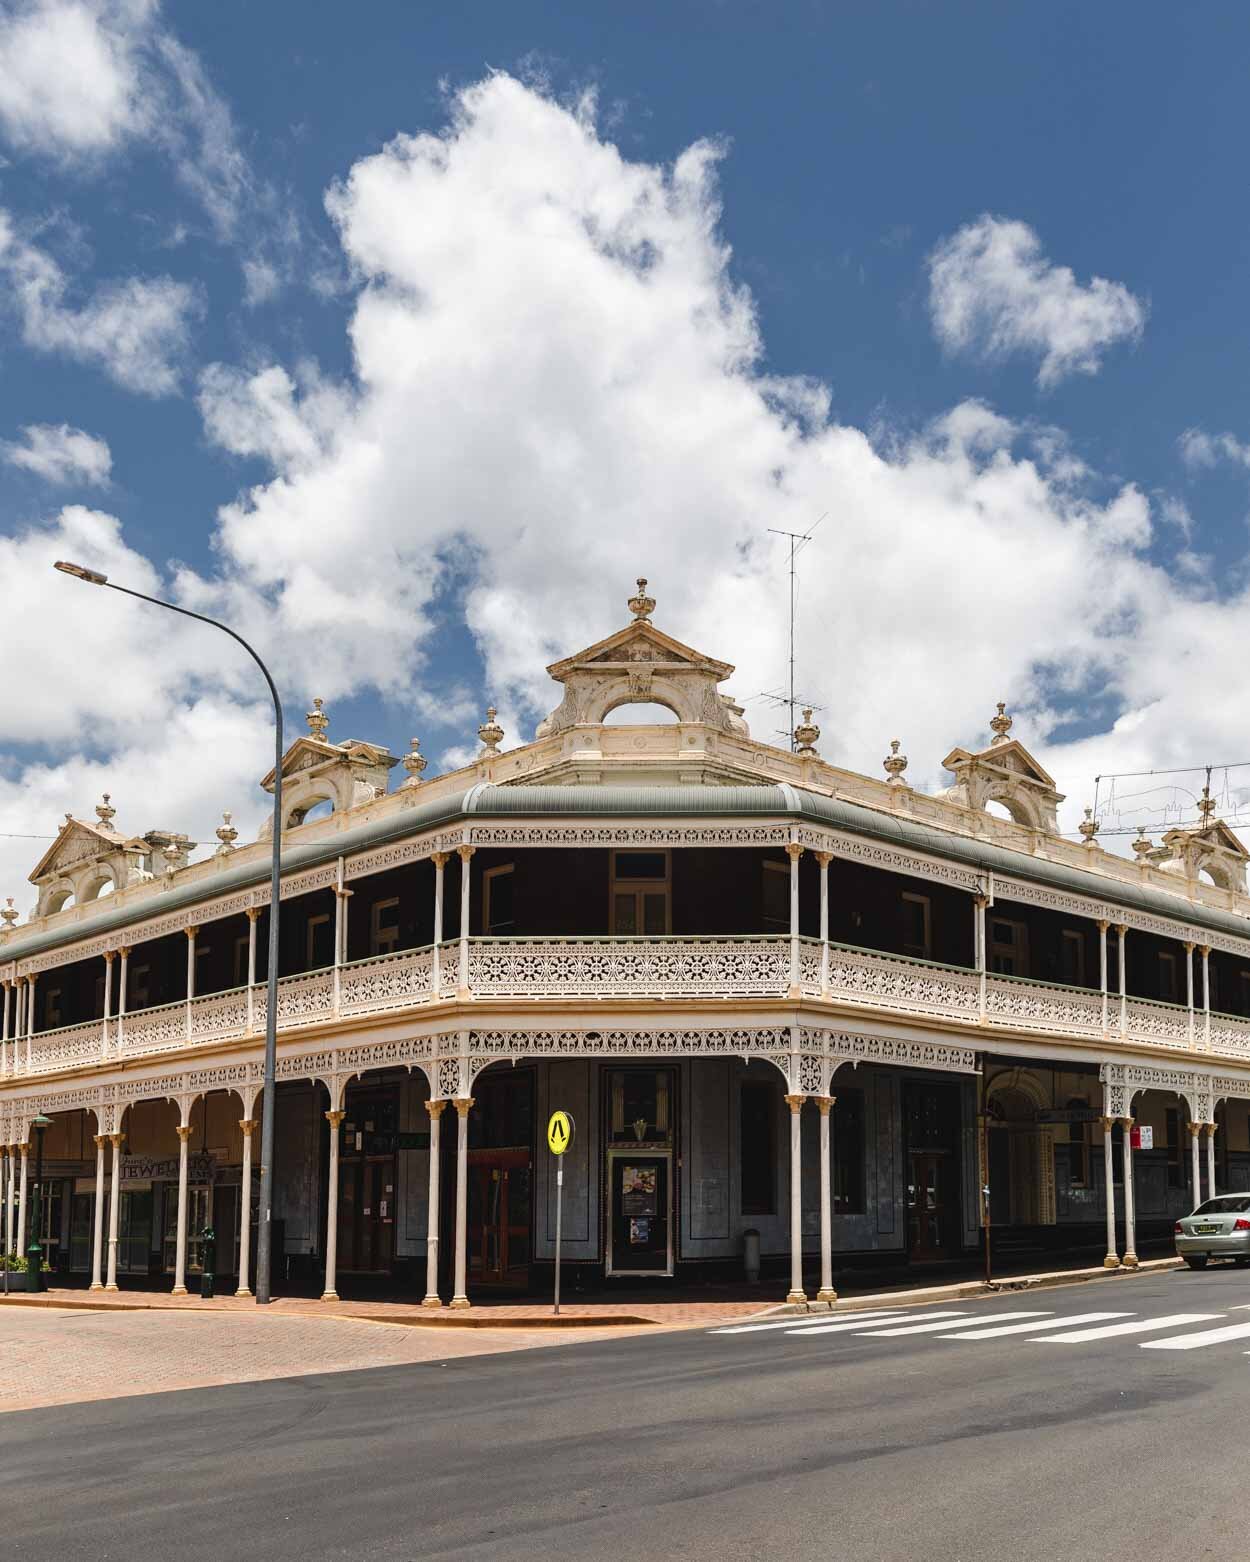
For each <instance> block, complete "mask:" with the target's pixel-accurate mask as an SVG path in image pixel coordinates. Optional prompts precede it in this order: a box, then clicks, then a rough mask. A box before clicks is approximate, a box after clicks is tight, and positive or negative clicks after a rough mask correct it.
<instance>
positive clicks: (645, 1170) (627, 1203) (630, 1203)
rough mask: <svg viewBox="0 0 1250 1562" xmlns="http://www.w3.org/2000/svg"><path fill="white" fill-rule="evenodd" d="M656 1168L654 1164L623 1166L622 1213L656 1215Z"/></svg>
mask: <svg viewBox="0 0 1250 1562" xmlns="http://www.w3.org/2000/svg"><path fill="white" fill-rule="evenodd" d="M656 1213H658V1211H657V1208H656V1168H655V1167H654V1166H622V1167H621V1214H622V1215H655V1214H656Z"/></svg>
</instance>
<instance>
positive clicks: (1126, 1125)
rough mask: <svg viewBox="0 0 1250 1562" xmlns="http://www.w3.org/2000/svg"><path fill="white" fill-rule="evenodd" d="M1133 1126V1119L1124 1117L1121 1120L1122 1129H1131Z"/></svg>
mask: <svg viewBox="0 0 1250 1562" xmlns="http://www.w3.org/2000/svg"><path fill="white" fill-rule="evenodd" d="M1132 1126H1133V1119H1132V1118H1131V1117H1122V1118H1120V1127H1121V1128H1131V1127H1132Z"/></svg>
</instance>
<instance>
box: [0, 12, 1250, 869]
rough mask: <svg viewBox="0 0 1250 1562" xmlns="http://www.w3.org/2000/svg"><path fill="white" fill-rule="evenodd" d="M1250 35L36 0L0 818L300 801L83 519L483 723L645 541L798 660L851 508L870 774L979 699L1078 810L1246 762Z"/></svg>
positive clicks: (9, 268) (579, 632)
mask: <svg viewBox="0 0 1250 1562" xmlns="http://www.w3.org/2000/svg"><path fill="white" fill-rule="evenodd" d="M1248 54H1250V22H1248V21H1247V18H1246V16H1245V11H1244V7H1241V6H1237V5H1232V4H1228V5H1219V4H1212V5H1208V6H1204V7H1202V8H1201V10H1200V11H1197V12H1192V13H1186V14H1184V15H1182V14H1180V13H1177V12H1175V11H1174V10H1172V9H1170V8H1164V7H1141V6H1129V5H1121V4H1114V3H1109V4H1104V5H1100V6H1098V7H1089V6H1078V5H1068V4H1052V5H1049V6H1045V7H1024V6H1013V7H989V6H985V5H982V4H978V5H971V4H967V5H963V4H953V3H943V4H903V3H886V0H883V3H881V4H878V5H872V6H850V5H832V4H829V5H823V4H818V3H805V4H797V3H787V0H772V3H770V4H766V5H765V4H758V5H757V4H750V3H740V4H732V3H724V4H703V3H694V0H692V3H687V4H672V3H670V4H665V5H659V4H634V5H631V6H629V7H606V6H600V7H586V6H573V5H554V4H546V5H545V4H527V3H513V4H510V5H507V6H503V5H487V4H478V5H471V6H462V7H432V6H418V5H411V4H404V5H400V4H385V3H375V4H372V5H369V6H367V7H362V8H346V7H343V6H342V5H338V4H323V3H307V0H305V3H301V4H300V5H298V6H296V5H290V4H285V3H279V0H274V3H270V4H267V5H265V6H261V7H257V6H247V5H244V4H242V3H235V0H220V3H218V4H216V5H214V6H212V7H205V6H192V5H190V4H181V5H178V4H167V5H165V6H164V7H163V8H157V7H156V6H155V5H153V4H150V3H149V0H42V3H37V4H34V3H25V0H23V3H13V0H10V3H8V4H0V152H2V154H3V157H4V159H5V161H4V164H3V166H2V167H0V211H3V213H4V214H5V218H4V219H3V225H0V291H2V293H3V294H4V295H5V296H6V305H5V308H4V309H3V310H0V454H3V455H4V457H5V459H3V460H0V531H2V533H3V536H4V538H6V539H7V541H6V542H5V543H4V544H3V546H4V548H5V554H6V578H7V584H8V587H9V591H10V593H11V596H12V597H13V599H14V600H15V602H16V604H17V607H16V611H15V613H14V615H13V618H12V620H11V622H10V626H9V629H8V632H7V636H6V638H7V641H8V647H9V654H10V660H11V661H12V660H13V659H14V658H16V659H18V661H19V665H21V666H22V668H23V677H22V678H21V679H20V680H19V681H18V684H17V685H15V684H14V681H13V680H9V681H8V682H9V687H8V688H7V690H6V692H5V694H4V696H3V703H0V730H3V733H4V739H5V743H4V767H3V774H2V775H0V827H4V828H7V829H9V830H11V831H14V832H19V833H20V832H26V831H30V832H32V833H33V832H38V831H40V830H50V829H51V828H53V826H54V821H55V820H56V818H57V817H58V816H59V814H60V813H61V812H62V811H64V810H67V809H72V810H74V811H75V812H78V813H83V812H86V811H87V810H88V809H89V807H90V804H91V803H92V802H93V801H94V797H95V794H96V793H97V792H98V791H99V790H100V789H101V786H102V785H103V784H104V783H106V782H109V781H110V780H111V781H112V784H113V789H114V791H115V792H116V793H117V794H118V795H117V798H116V800H117V801H118V803H119V805H120V810H119V811H120V814H121V817H122V822H123V823H124V824H125V826H126V827H127V828H131V829H135V830H142V829H144V828H148V827H150V826H151V825H153V824H156V823H158V822H160V823H162V824H166V825H171V826H174V827H182V828H186V829H189V830H191V831H193V832H196V833H199V834H201V836H203V835H204V834H205V833H206V832H207V831H209V830H210V829H211V828H212V826H213V824H215V822H216V818H217V814H218V813H219V812H220V809H221V808H222V807H233V808H234V810H235V812H236V814H237V815H238V816H239V817H240V819H241V821H243V822H244V823H245V826H247V827H250V826H251V825H252V824H253V823H254V822H255V820H256V819H258V818H259V812H260V810H261V808H262V807H263V802H264V799H263V797H262V796H261V795H260V794H259V793H257V791H256V788H255V786H254V780H255V778H256V777H257V776H259V775H260V774H261V773H263V771H264V769H265V768H266V761H265V737H264V712H263V708H262V707H261V706H260V705H258V704H257V703H256V701H255V698H254V689H253V687H252V686H251V684H250V683H249V679H248V674H247V672H246V669H244V668H242V667H241V666H237V665H236V664H235V663H234V662H233V661H232V660H231V657H230V654H229V652H228V650H225V651H223V649H222V648H221V647H219V646H215V645H212V644H210V643H207V642H205V641H204V640H203V639H202V638H196V637H195V636H194V635H193V636H191V637H185V636H183V635H182V634H181V631H180V629H179V628H178V626H177V625H176V624H175V623H174V621H173V620H172V619H164V620H162V621H161V622H160V623H159V625H153V624H152V623H150V622H148V623H144V624H139V623H137V622H136V619H135V613H136V611H137V610H136V609H133V608H129V607H127V608H126V609H125V610H124V611H123V610H122V607H121V606H120V605H119V604H118V603H117V601H116V599H115V600H114V601H113V602H108V603H101V602H99V601H96V600H87V599H86V594H85V593H83V594H82V595H76V594H75V593H76V592H80V591H82V588H76V587H74V586H73V585H71V584H70V583H68V582H62V581H60V580H59V579H55V578H52V577H49V576H48V572H47V562H48V560H49V558H50V557H52V556H55V555H56V553H57V552H58V550H65V549H66V548H67V547H68V544H69V542H70V541H71V540H72V541H73V542H74V543H75V544H76V545H77V546H78V549H79V551H80V552H87V553H92V552H93V550H94V556H95V559H96V561H97V562H103V564H104V567H107V568H109V570H110V573H113V574H115V575H116V577H117V578H118V579H121V578H123V576H125V575H126V574H127V573H128V572H129V577H130V578H131V579H132V580H134V581H135V582H136V583H137V584H140V585H141V586H142V585H144V584H145V582H146V584H147V585H148V586H153V585H159V586H160V588H161V589H163V590H167V591H173V592H175V593H177V594H178V595H179V596H180V598H181V599H183V600H186V601H188V602H198V603H199V604H200V605H202V606H205V607H207V608H209V609H210V610H217V611H222V612H228V613H229V614H230V616H231V617H232V619H233V620H234V621H236V622H238V623H240V624H241V625H242V626H243V627H245V628H246V629H248V630H249V631H250V632H252V633H254V634H255V635H256V637H257V639H258V640H259V641H261V642H262V643H263V644H264V648H265V650H266V652H267V653H269V654H272V655H273V656H274V658H275V661H276V662H277V663H278V665H279V673H280V677H281V680H282V683H283V687H284V691H285V692H286V695H287V709H288V715H289V716H290V717H291V718H292V719H297V718H298V717H299V716H300V715H301V714H302V712H303V710H304V709H305V708H306V703H307V701H308V699H309V698H310V697H311V695H312V694H314V693H324V694H325V695H326V698H327V704H328V705H329V706H330V708H331V712H332V718H333V723H332V728H331V734H332V736H337V737H345V736H348V735H351V736H362V737H369V738H372V739H375V740H380V741H386V742H389V743H390V745H391V746H392V748H393V749H394V750H395V751H396V752H401V751H402V749H403V748H404V747H406V744H407V740H408V738H409V737H410V736H411V735H412V734H413V733H420V735H421V737H422V746H423V748H424V749H426V750H427V751H429V752H430V753H431V755H432V756H434V757H435V758H436V759H437V758H440V757H443V756H446V758H447V759H448V760H449V761H452V762H454V761H455V760H456V759H457V758H463V757H465V756H466V754H467V753H468V752H470V751H471V744H472V739H473V733H474V729H475V727H476V725H477V722H478V721H479V720H480V719H481V714H480V713H481V711H482V710H483V709H484V707H485V705H486V703H487V701H488V699H491V700H493V701H494V702H495V703H496V704H498V706H499V707H500V710H501V712H502V713H503V719H504V723H505V726H506V727H507V728H508V732H509V739H508V741H509V742H513V741H518V740H521V739H523V738H525V737H527V736H528V735H529V734H530V732H531V731H532V727H533V724H534V722H535V721H536V720H537V719H539V718H540V717H541V715H542V714H543V713H544V710H545V709H546V708H547V707H548V705H549V704H551V703H554V699H548V697H547V694H546V691H545V689H544V679H543V676H542V672H541V667H542V664H543V662H545V661H546V660H550V659H552V658H553V657H554V656H555V655H558V654H563V653H565V652H567V651H569V650H572V649H575V648H576V647H577V646H578V645H579V644H582V643H584V642H585V641H586V640H588V639H590V638H595V637H598V635H600V634H603V633H607V632H608V631H609V630H610V629H612V628H614V627H616V626H617V625H618V624H619V623H620V622H622V621H623V620H624V617H625V610H624V605H623V604H624V599H625V597H626V596H627V595H628V594H629V590H630V588H631V584H632V580H633V576H634V575H635V574H637V573H639V572H643V573H647V574H648V575H649V576H650V577H651V578H652V581H653V587H654V590H655V593H656V595H657V596H658V597H659V600H660V608H659V612H658V614H657V621H658V622H660V623H661V624H662V625H664V626H665V627H667V628H669V629H671V630H672V631H673V632H675V633H678V634H680V635H682V636H683V637H686V638H690V639H694V640H696V641H697V643H699V644H702V645H706V647H707V648H708V649H709V650H711V651H712V652H714V653H715V654H717V655H720V656H722V657H724V658H725V659H727V660H730V661H736V662H738V664H739V666H740V669H741V674H740V679H739V680H735V683H734V685H733V687H734V692H735V693H737V694H738V695H739V697H741V698H747V699H750V697H751V696H754V695H756V694H757V693H758V692H759V691H760V690H762V689H765V688H769V687H772V686H775V685H776V684H778V683H780V681H781V679H782V676H783V670H784V669H783V659H784V632H785V625H784V615H783V612H782V602H783V580H782V574H781V563H782V561H781V558H780V555H779V553H778V552H777V550H776V546H775V544H773V543H770V542H769V541H768V539H767V528H768V527H769V526H783V527H784V526H794V527H796V528H798V529H801V528H802V526H804V525H807V524H810V522H811V521H814V520H815V519H816V517H817V516H818V515H820V514H822V513H825V512H828V514H829V519H828V520H827V521H826V522H825V523H823V525H822V528H821V531H820V532H819V533H818V535H817V539H816V541H815V542H814V543H813V544H812V546H811V548H810V549H809V550H808V553H807V556H806V559H805V568H804V583H803V593H802V610H801V615H800V622H801V634H800V661H801V668H800V683H801V684H802V685H803V686H804V687H805V688H806V689H808V690H810V691H812V696H813V697H814V698H816V699H817V700H818V701H819V702H820V704H821V706H822V710H821V712H820V714H819V719H820V721H821V724H822V727H823V728H824V731H825V738H824V741H823V743H822V750H823V751H824V752H825V753H826V754H827V755H829V756H830V757H832V758H834V759H835V760H837V761H838V762H841V763H845V764H847V765H850V766H851V767H853V768H864V769H868V770H870V771H873V772H874V773H875V771H876V768H877V766H878V764H879V760H880V756H881V754H882V753H884V751H885V746H886V743H887V742H888V739H889V738H891V737H893V736H896V735H897V736H901V737H902V738H903V740H904V744H905V747H906V748H907V750H908V752H909V753H910V754H911V756H912V773H913V774H914V775H915V777H916V780H917V782H918V783H919V784H928V785H940V784H943V782H944V780H945V779H946V778H945V777H944V776H943V774H942V772H941V770H940V765H939V761H940V758H941V756H942V755H943V754H944V753H945V752H946V751H947V749H948V748H949V747H950V746H951V745H953V744H954V743H955V742H957V741H960V742H975V741H978V740H979V738H980V737H982V736H987V734H985V733H984V730H983V729H984V726H985V721H986V719H987V718H988V716H989V715H990V714H991V713H992V711H993V705H994V702H995V700H997V699H1000V698H1005V699H1007V700H1009V702H1010V703H1011V705H1012V708H1013V709H1014V710H1016V711H1017V713H1018V731H1019V732H1020V733H1021V734H1022V735H1023V736H1025V738H1026V740H1027V741H1030V742H1031V743H1032V744H1033V745H1034V746H1035V747H1036V748H1037V749H1038V751H1039V752H1040V753H1041V754H1042V756H1043V758H1044V759H1045V761H1046V762H1047V763H1048V764H1049V765H1050V767H1051V768H1052V769H1053V770H1054V772H1055V774H1056V775H1057V777H1058V778H1059V780H1060V782H1061V785H1063V786H1064V787H1065V788H1066V789H1067V790H1068V791H1069V793H1070V796H1071V804H1072V807H1074V808H1076V807H1077V805H1078V804H1084V803H1085V802H1087V801H1092V777H1093V776H1094V775H1095V774H1096V773H1098V772H1100V771H1101V772H1106V771H1107V770H1115V769H1125V770H1129V769H1138V768H1145V767H1146V766H1148V765H1160V766H1163V765H1190V764H1200V763H1204V762H1207V761H1214V762H1226V761H1231V760H1235V759H1241V758H1250V747H1247V746H1246V745H1247V742H1248V741H1250V739H1248V737H1247V734H1246V725H1247V723H1246V715H1247V710H1246V706H1247V700H1246V697H1245V695H1244V693H1243V691H1242V687H1241V685H1242V681H1243V680H1242V675H1241V672H1240V665H1241V660H1242V658H1243V656H1244V650H1243V647H1244V644H1245V631H1246V629H1247V628H1248V627H1250V603H1248V602H1247V599H1246V575H1245V564H1244V561H1245V557H1246V514H1247V493H1246V489H1247V481H1248V477H1250V407H1247V405H1246V399H1247V398H1246V390H1245V384H1244V380H1245V376H1244V372H1243V364H1244V358H1245V351H1246V342H1247V335H1248V330H1250V318H1248V316H1250V303H1248V297H1250V295H1248V291H1247V287H1246V284H1245V256H1246V252H1247V247H1248V240H1250V227H1248V224H1247V215H1246V202H1245V198H1244V196H1243V195H1242V192H1241V186H1242V182H1243V181H1242V179H1241V177H1240V175H1241V161H1242V159H1241V152H1242V148H1243V147H1244V146H1245V144H1246V132H1247V128H1248V127H1247V118H1248V117H1250V109H1248V107H1247V102H1248V99H1247V94H1246V91H1245V81H1246V79H1247V65H1248V64H1250V60H1248V59H1247V55H1248ZM496 73H500V74H496ZM422 135H426V136H433V137H439V138H441V141H439V142H434V141H426V142H420V143H417V144H415V148H414V143H412V142H401V143H396V141H395V138H396V137H420V136H422ZM439 146H441V147H442V149H443V151H442V152H441V153H440V152H439V151H438V147H439ZM691 148H696V149H698V150H696V151H694V152H691V151H690V150H689V149H691ZM334 192H337V193H334ZM328 194H329V197H330V199H329V205H330V207H331V210H329V211H328V210H327V195H328ZM552 213H555V214H558V220H556V219H554V218H552V216H551V214H552ZM579 246H581V247H579ZM561 277H563V278H565V279H566V281H565V283H564V284H563V287H562V285H561V284H560V283H559V282H558V281H557V280H555V279H558V278H561ZM1098 279H1101V280H1098ZM709 321H710V322H711V324H710V325H709V323H708V322H709ZM67 431H70V432H67ZM73 431H76V432H73ZM82 436H88V438H87V440H86V441H85V442H84V440H83V438H82ZM101 442H102V443H101ZM103 445H107V456H106V455H105V454H104V452H103ZM106 470H107V474H108V475H107V480H105V478H104V473H105V471H106ZM52 642H54V644H53V643H52ZM748 717H749V719H752V720H754V722H755V726H756V730H757V732H758V733H759V734H760V735H765V736H767V735H769V734H770V733H771V731H772V729H773V727H774V726H775V725H776V720H775V717H774V715H773V713H771V712H770V711H768V710H767V709H766V707H765V706H763V705H762V704H760V703H759V702H756V703H755V704H748ZM1243 748H1245V749H1246V752H1245V753H1244V754H1243V753H1242V749H1243ZM1248 776H1250V771H1243V772H1241V773H1240V779H1241V780H1244V779H1245V778H1246V777H1248ZM1238 780H1239V776H1238V775H1236V774H1235V775H1233V776H1232V777H1231V778H1230V783H1231V784H1233V785H1235V784H1236V783H1237V782H1238ZM1078 794H1079V795H1078ZM1167 801H1173V802H1175V801H1176V799H1175V798H1171V797H1163V796H1158V797H1152V798H1150V799H1146V800H1143V801H1142V803H1141V805H1140V810H1139V812H1140V816H1141V817H1142V818H1143V819H1146V820H1147V822H1151V823H1157V822H1158V821H1159V820H1160V819H1161V818H1162V815H1161V814H1159V813H1157V812H1155V813H1152V812H1151V810H1153V809H1156V807H1161V806H1162V804H1163V803H1164V802H1167ZM1229 801H1230V804H1231V802H1232V799H1231V798H1230V799H1229ZM1182 802H1183V799H1182ZM149 815H151V817H149ZM1076 817H1079V809H1078V812H1077V814H1075V815H1073V816H1072V818H1070V819H1069V818H1067V817H1066V816H1065V824H1066V825H1067V827H1068V828H1072V827H1073V824H1074V821H1075V818H1076ZM1137 818H1138V815H1137V814H1134V816H1133V818H1132V819H1131V820H1130V819H1128V818H1127V817H1126V818H1123V819H1120V820H1118V822H1120V823H1134V824H1135V823H1136V822H1137ZM1113 822H1117V821H1112V820H1110V819H1109V820H1108V823H1109V824H1111V823H1113ZM29 860H33V859H32V858H31V854H30V850H29V843H27V844H23V843H20V842H19V843H16V844H15V845H14V847H13V849H12V851H11V852H10V853H9V857H8V858H7V859H6V863H11V867H10V869H9V871H10V876H11V877H12V878H13V879H14V882H16V876H17V875H19V874H20V873H21V872H22V871H24V868H25V866H27V865H28V861H29ZM6 892H7V891H6Z"/></svg>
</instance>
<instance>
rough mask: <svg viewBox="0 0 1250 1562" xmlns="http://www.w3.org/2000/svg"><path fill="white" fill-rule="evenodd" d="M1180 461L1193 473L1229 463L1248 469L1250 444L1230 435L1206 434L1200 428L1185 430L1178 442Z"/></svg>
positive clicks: (1249, 465) (1249, 464)
mask: <svg viewBox="0 0 1250 1562" xmlns="http://www.w3.org/2000/svg"><path fill="white" fill-rule="evenodd" d="M1179 444H1180V450H1181V460H1182V461H1184V463H1185V465H1186V466H1187V467H1189V468H1190V469H1191V470H1193V471H1202V470H1205V469H1208V468H1210V467H1213V466H1218V465H1219V464H1220V462H1222V461H1231V462H1232V463H1233V464H1234V465H1235V466H1247V467H1250V444H1247V443H1245V442H1244V441H1242V440H1240V439H1237V438H1236V437H1235V435H1232V434H1207V433H1205V432H1204V431H1203V430H1202V429H1200V428H1187V429H1186V430H1185V432H1184V433H1183V434H1182V435H1181V437H1180V440H1179Z"/></svg>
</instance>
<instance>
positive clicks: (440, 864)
mask: <svg viewBox="0 0 1250 1562" xmlns="http://www.w3.org/2000/svg"><path fill="white" fill-rule="evenodd" d="M430 861H431V862H432V863H433V864H434V866H435V867H436V868H445V867H446V866H447V864H448V863H449V862H450V861H451V853H450V852H431V853H430Z"/></svg>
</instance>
